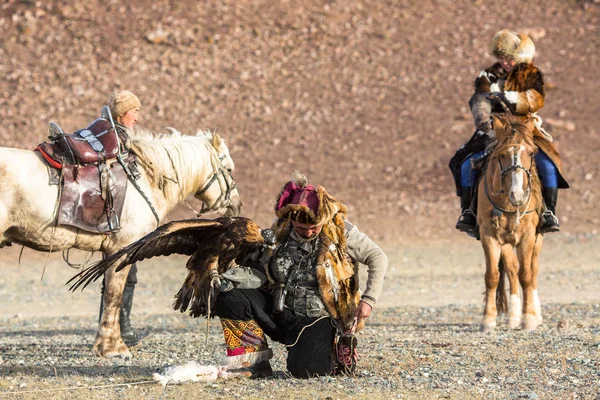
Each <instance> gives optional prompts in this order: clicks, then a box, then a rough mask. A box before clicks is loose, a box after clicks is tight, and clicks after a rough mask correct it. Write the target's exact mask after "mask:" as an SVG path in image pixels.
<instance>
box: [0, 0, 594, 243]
mask: <svg viewBox="0 0 600 400" xmlns="http://www.w3.org/2000/svg"><path fill="white" fill-rule="evenodd" d="M68 3H69V4H67V2H59V1H48V2H35V1H31V0H11V1H6V2H3V3H2V5H1V6H0V74H1V75H2V76H3V79H2V80H1V81H0V121H1V122H2V123H1V124H0V145H2V146H10V147H20V148H33V147H34V146H35V145H36V144H37V143H38V142H40V141H43V140H44V139H45V137H46V135H47V128H46V127H47V123H48V121H50V120H52V121H56V122H58V123H59V124H60V125H61V126H62V127H63V128H64V129H65V130H67V131H73V130H75V129H77V128H80V127H82V126H85V124H87V123H88V122H89V121H90V120H91V119H93V118H94V117H95V116H97V114H98V112H99V109H100V107H101V106H102V105H103V104H104V103H105V101H106V98H107V96H108V94H109V93H110V92H111V91H112V90H114V89H117V88H127V89H130V90H132V91H134V92H135V93H137V94H138V95H139V97H140V98H141V100H142V103H143V114H142V120H141V125H142V126H145V127H147V128H150V129H152V130H155V131H157V130H160V129H162V128H164V127H167V126H173V127H176V128H178V129H180V130H182V131H184V132H188V133H192V132H195V131H196V130H199V129H210V130H213V131H216V132H218V133H220V134H222V136H223V137H225V138H226V140H227V141H228V143H229V144H230V148H231V151H232V155H233V157H234V159H235V161H236V163H237V172H236V179H237V182H238V185H239V187H240V190H241V193H242V196H243V199H244V202H245V212H244V214H245V215H247V216H249V217H252V218H255V219H256V220H257V221H258V222H259V223H260V224H262V225H268V224H269V223H270V221H271V217H272V204H273V203H274V200H275V196H276V195H277V193H278V192H279V190H280V189H281V187H282V185H283V183H284V182H285V181H286V180H287V179H288V178H289V176H290V174H291V171H292V170H293V169H298V170H300V171H302V172H304V173H305V174H306V175H307V176H308V177H309V179H310V180H311V181H312V182H314V183H317V184H321V185H323V186H325V187H326V188H327V189H329V190H330V191H331V192H332V193H333V194H335V195H336V196H337V197H339V198H340V199H342V200H343V201H344V202H345V203H347V204H348V205H349V206H350V219H351V220H352V221H353V222H355V223H357V224H358V225H359V227H360V228H361V229H363V230H364V231H366V232H368V233H370V234H371V235H372V236H373V237H374V238H375V239H377V240H379V241H381V242H384V243H389V244H391V243H399V242H403V241H405V240H413V239H415V238H421V239H429V238H435V239H443V238H456V237H457V236H456V235H458V234H457V233H455V232H453V225H454V221H455V218H456V216H457V213H458V202H457V200H456V198H455V197H454V189H453V183H452V179H451V176H450V173H449V170H448V168H447V163H448V160H449V158H450V157H451V155H452V153H453V151H454V150H455V149H456V148H457V147H458V146H459V145H460V144H461V143H462V142H463V141H464V140H466V139H467V138H468V136H469V135H470V134H471V130H472V123H471V122H470V117H469V112H468V107H467V101H468V98H469V96H470V94H471V91H472V81H473V79H474V77H475V76H476V74H477V73H478V71H479V70H480V69H482V68H484V67H485V66H487V65H488V64H490V63H491V62H492V60H491V58H490V57H489V56H487V51H486V49H487V43H488V41H489V40H490V38H491V37H492V36H493V34H494V32H495V31H497V30H499V29H502V28H507V27H508V28H512V29H516V30H521V29H527V30H528V31H529V32H530V33H531V35H532V36H533V38H534V40H535V43H536V45H537V49H538V52H537V57H536V61H537V63H538V64H539V65H540V67H541V68H542V69H543V71H544V72H545V77H546V80H547V88H548V93H547V105H546V107H545V108H544V109H543V112H542V113H541V114H542V116H543V117H544V118H546V122H547V126H548V128H549V130H550V131H551V132H552V134H553V135H554V137H555V140H556V142H557V143H558V145H559V147H560V150H561V152H562V155H563V157H564V162H565V165H566V174H567V177H568V178H569V179H570V181H571V183H572V186H573V188H572V189H571V190H569V191H564V192H562V193H561V198H560V200H559V215H560V216H561V217H562V222H563V227H564V228H563V230H564V231H567V232H584V231H586V232H589V231H594V230H596V229H597V227H598V221H599V219H598V217H597V214H596V207H595V205H596V204H597V198H598V195H599V189H598V188H599V186H598V185H597V183H595V182H596V180H597V176H598V175H600V164H599V163H598V162H597V156H596V152H597V150H598V149H599V148H600V139H599V133H598V128H597V127H598V125H599V122H600V121H599V120H600V115H599V114H598V113H597V104H598V102H599V100H600V93H599V92H598V88H599V87H598V78H597V70H598V66H599V65H598V64H599V61H600V36H599V32H598V31H599V29H600V27H599V25H598V21H599V17H600V9H599V5H598V2H597V1H593V2H590V1H550V2H537V1H534V2H521V1H518V0H510V1H507V2H485V1H478V0H475V1H467V0H458V1H444V0H425V1H421V2H418V5H415V4H417V3H413V2H409V1H406V0H401V1H391V0H390V1H374V0H359V1H353V2H343V1H322V0H319V1H317V0H309V1H305V2H292V1H281V2H270V1H264V0H263V1H248V0H241V1H240V0H236V1H231V0H219V1H214V2H194V1H180V2H175V1H165V0H161V1H152V2H149V1H143V0H133V1H129V2H117V1H113V0H109V1H97V0H92V1H81V0H77V1H73V2H68ZM174 217H191V215H189V212H186V211H184V210H180V212H178V213H176V214H175V216H174Z"/></svg>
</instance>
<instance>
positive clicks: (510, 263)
mask: <svg viewBox="0 0 600 400" xmlns="http://www.w3.org/2000/svg"><path fill="white" fill-rule="evenodd" d="M502 259H503V260H504V268H505V270H506V274H507V275H508V282H509V285H510V297H509V302H508V326H509V328H511V329H516V328H518V327H519V326H520V325H521V299H520V298H519V260H518V259H517V256H516V254H515V251H514V248H513V246H512V245H510V244H505V245H504V246H502Z"/></svg>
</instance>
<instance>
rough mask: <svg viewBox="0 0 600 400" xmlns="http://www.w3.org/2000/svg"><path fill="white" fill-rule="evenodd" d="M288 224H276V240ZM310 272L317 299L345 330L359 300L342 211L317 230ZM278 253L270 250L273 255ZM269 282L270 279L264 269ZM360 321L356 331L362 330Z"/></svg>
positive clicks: (285, 234) (287, 229) (285, 233)
mask: <svg viewBox="0 0 600 400" xmlns="http://www.w3.org/2000/svg"><path fill="white" fill-rule="evenodd" d="M291 230H292V225H291V223H290V221H289V220H283V221H279V225H277V226H276V235H277V242H278V243H280V244H283V243H285V242H286V241H287V240H289V238H288V236H289V235H290V234H291ZM314 251H315V252H316V258H315V265H314V271H315V274H316V280H317V283H318V287H319V294H320V297H321V301H322V302H323V304H324V305H325V308H326V310H327V312H328V313H329V315H331V317H332V318H333V319H334V320H336V321H337V322H338V324H340V327H343V329H344V330H345V331H347V330H349V329H350V328H351V327H352V324H353V320H354V315H355V313H356V308H357V307H358V303H359V302H360V300H361V292H360V290H359V287H358V279H357V276H355V273H354V272H355V271H354V268H353V265H352V263H351V260H350V257H349V256H348V253H347V249H346V235H345V225H344V219H343V217H342V214H341V213H339V214H335V216H334V217H333V218H332V220H330V221H328V222H326V223H325V224H324V225H323V228H322V229H321V232H320V233H319V237H318V242H317V248H316V249H315V250H314ZM277 252H278V250H277V249H275V251H274V255H276V254H277ZM266 272H267V276H268V278H269V281H271V282H273V281H274V279H273V277H272V275H271V271H270V270H269V268H267V271H266ZM363 325H364V324H362V323H361V325H360V326H359V327H357V330H360V329H362V327H363Z"/></svg>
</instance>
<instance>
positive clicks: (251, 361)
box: [221, 349, 273, 369]
mask: <svg viewBox="0 0 600 400" xmlns="http://www.w3.org/2000/svg"><path fill="white" fill-rule="evenodd" d="M271 358H273V349H266V350H261V351H255V352H252V353H245V354H241V355H239V356H229V357H225V358H224V359H223V360H222V363H221V365H223V366H225V367H227V369H235V368H248V367H251V366H253V365H256V364H258V363H259V362H261V361H269V360H270V359H271Z"/></svg>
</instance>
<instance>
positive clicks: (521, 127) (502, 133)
mask: <svg viewBox="0 0 600 400" xmlns="http://www.w3.org/2000/svg"><path fill="white" fill-rule="evenodd" d="M495 133H496V143H495V146H494V147H495V149H494V153H501V152H502V151H505V150H506V149H508V148H511V147H515V146H518V145H520V144H521V143H523V142H525V143H526V144H527V145H529V146H531V147H532V148H534V149H537V146H536V145H535V143H534V142H533V131H532V130H531V129H530V128H529V127H528V126H527V124H526V123H524V122H520V121H516V120H511V119H506V123H505V124H504V125H503V126H501V127H495Z"/></svg>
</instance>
